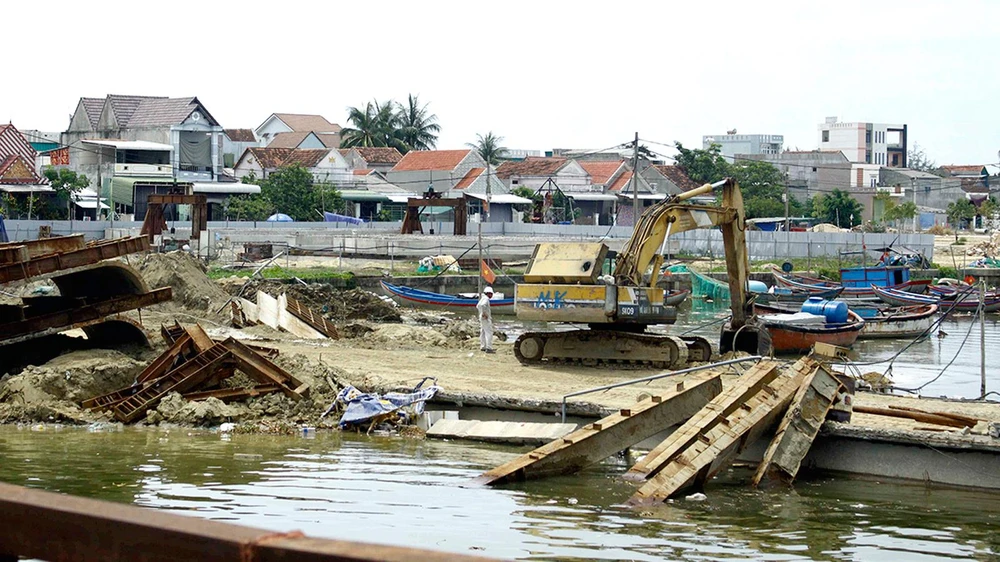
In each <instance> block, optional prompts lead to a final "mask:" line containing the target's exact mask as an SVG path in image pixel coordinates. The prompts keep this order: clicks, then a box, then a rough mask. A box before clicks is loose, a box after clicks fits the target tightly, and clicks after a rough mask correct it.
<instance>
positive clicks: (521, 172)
mask: <svg viewBox="0 0 1000 562" xmlns="http://www.w3.org/2000/svg"><path fill="white" fill-rule="evenodd" d="M566 162H567V160H566V159H565V158H542V157H540V156H529V157H527V158H525V159H524V160H520V161H516V160H512V161H509V162H504V163H503V164H500V166H499V167H498V168H497V177H498V178H500V179H502V180H506V179H510V178H511V177H512V176H518V177H546V176H552V175H555V173H556V172H558V171H559V169H560V168H562V167H563V166H564V165H566Z"/></svg>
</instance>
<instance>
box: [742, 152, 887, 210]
mask: <svg viewBox="0 0 1000 562" xmlns="http://www.w3.org/2000/svg"><path fill="white" fill-rule="evenodd" d="M736 160H737V161H739V160H761V161H764V162H768V163H770V164H772V165H773V166H774V167H776V168H777V169H778V171H779V172H781V173H782V174H784V175H785V178H787V182H788V193H789V195H791V196H792V197H794V198H795V199H797V200H798V201H806V200H808V199H809V198H810V197H813V196H815V195H817V194H820V193H825V192H828V191H830V190H832V189H835V188H836V189H843V190H849V189H850V188H851V187H852V186H853V185H855V184H857V173H856V172H855V175H854V181H852V179H851V178H852V176H851V173H852V170H853V169H854V168H853V166H852V165H851V162H850V161H849V160H848V159H847V156H845V155H844V153H843V152H841V151H840V150H786V151H785V152H782V153H781V154H738V155H736ZM879 168H881V166H879ZM875 183H876V184H878V181H877V180H876V182H875ZM867 186H868V187H873V186H872V184H871V181H870V180H869V182H868V184H867Z"/></svg>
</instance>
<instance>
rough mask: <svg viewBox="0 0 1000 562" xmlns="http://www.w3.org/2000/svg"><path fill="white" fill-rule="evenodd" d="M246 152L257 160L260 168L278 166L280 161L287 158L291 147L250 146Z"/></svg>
mask: <svg viewBox="0 0 1000 562" xmlns="http://www.w3.org/2000/svg"><path fill="white" fill-rule="evenodd" d="M247 152H249V153H250V155H251V156H253V157H254V158H255V159H256V160H257V163H258V164H260V167H261V168H265V169H269V168H280V167H281V163H282V162H284V161H285V158H288V155H289V154H290V153H291V152H292V149H291V148H270V147H266V148H262V147H259V146H252V147H250V148H248V149H247Z"/></svg>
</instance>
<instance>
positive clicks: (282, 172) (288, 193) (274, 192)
mask: <svg viewBox="0 0 1000 562" xmlns="http://www.w3.org/2000/svg"><path fill="white" fill-rule="evenodd" d="M260 193H261V195H263V196H264V198H266V199H267V200H268V201H270V202H271V206H272V207H273V209H274V211H275V212H278V213H285V214H286V215H288V216H290V217H292V218H293V219H295V220H297V221H310V220H316V209H317V208H318V205H316V204H315V202H316V197H315V195H316V192H315V191H314V190H313V177H312V174H310V173H309V170H307V169H306V168H304V167H302V166H301V165H299V164H294V165H292V166H286V167H283V168H278V169H277V170H275V171H273V172H271V175H269V176H267V179H265V180H264V181H262V182H261V184H260Z"/></svg>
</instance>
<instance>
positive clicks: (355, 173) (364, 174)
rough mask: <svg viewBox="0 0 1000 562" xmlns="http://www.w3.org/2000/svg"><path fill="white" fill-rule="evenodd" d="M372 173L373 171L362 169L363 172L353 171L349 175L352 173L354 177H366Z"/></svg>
mask: <svg viewBox="0 0 1000 562" xmlns="http://www.w3.org/2000/svg"><path fill="white" fill-rule="evenodd" d="M374 171H375V170H369V169H363V170H353V171H352V172H351V173H353V174H354V175H356V176H367V175H368V174H370V173H372V172H374Z"/></svg>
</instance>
